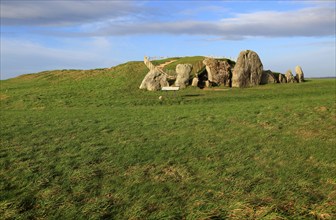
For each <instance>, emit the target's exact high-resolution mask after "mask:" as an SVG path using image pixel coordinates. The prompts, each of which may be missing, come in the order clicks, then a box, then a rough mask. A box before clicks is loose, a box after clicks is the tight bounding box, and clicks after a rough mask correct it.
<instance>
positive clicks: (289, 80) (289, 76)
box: [285, 70, 294, 83]
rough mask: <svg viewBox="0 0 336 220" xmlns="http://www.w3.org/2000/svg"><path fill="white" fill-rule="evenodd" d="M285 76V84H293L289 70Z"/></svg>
mask: <svg viewBox="0 0 336 220" xmlns="http://www.w3.org/2000/svg"><path fill="white" fill-rule="evenodd" d="M285 76H286V80H287V83H293V82H294V76H293V73H292V71H291V70H287V72H286V74H285Z"/></svg>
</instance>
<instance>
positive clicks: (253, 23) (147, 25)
mask: <svg viewBox="0 0 336 220" xmlns="http://www.w3.org/2000/svg"><path fill="white" fill-rule="evenodd" d="M213 8H214V7H210V6H208V7H204V8H202V10H201V9H198V10H197V8H194V11H195V13H212V12H213ZM189 13H190V12H189ZM180 14H186V17H183V16H182V17H176V18H175V17H174V14H172V13H170V14H169V13H168V12H167V10H164V9H162V8H159V7H157V8H153V7H152V6H151V7H150V6H148V5H147V6H146V3H145V2H140V3H139V2H138V3H137V2H135V1H98V2H97V1H2V2H1V24H2V25H4V26H20V25H22V26H31V27H34V26H35V27H36V26H47V27H55V26H56V27H57V26H58V27H59V26H63V27H64V26H79V27H80V28H78V30H76V31H71V32H69V31H68V32H67V31H64V30H63V31H62V30H59V29H58V30H57V31H56V32H55V31H52V32H50V30H44V32H43V31H42V32H39V34H43V33H44V34H53V35H58V36H62V35H64V36H67V37H68V36H77V37H80V36H126V35H153V34H154V35H155V34H170V35H199V36H205V35H207V36H213V37H217V38H216V39H222V40H225V39H228V40H238V39H244V38H246V37H297V36H301V37H319V36H333V35H335V20H336V18H335V7H329V5H324V4H319V5H316V6H314V7H311V6H310V7H308V8H303V9H299V10H292V11H258V12H250V13H239V14H232V15H231V17H229V18H223V19H219V20H216V21H206V20H201V19H194V20H190V18H189V17H188V16H187V15H188V13H185V10H184V11H183V10H182V11H181V13H180ZM226 14H227V13H226ZM158 15H159V16H158ZM155 17H156V18H157V19H150V18H155ZM160 17H171V19H170V20H168V21H162V20H160V19H159V18H160ZM188 19H189V20H188ZM48 31H49V32H48Z"/></svg>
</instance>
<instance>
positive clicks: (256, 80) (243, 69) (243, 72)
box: [232, 50, 263, 88]
mask: <svg viewBox="0 0 336 220" xmlns="http://www.w3.org/2000/svg"><path fill="white" fill-rule="evenodd" d="M262 72H263V64H262V62H261V60H260V58H259V56H258V54H257V53H256V52H254V51H251V50H244V51H242V52H240V54H239V56H238V59H237V62H236V65H235V67H234V69H233V74H232V87H241V88H244V87H251V86H257V85H259V84H260V81H261V76H262Z"/></svg>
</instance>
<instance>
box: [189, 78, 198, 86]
mask: <svg viewBox="0 0 336 220" xmlns="http://www.w3.org/2000/svg"><path fill="white" fill-rule="evenodd" d="M198 81H199V80H198V77H197V76H195V77H194V78H193V80H192V83H191V86H194V87H197V86H198Z"/></svg>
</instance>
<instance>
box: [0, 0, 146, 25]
mask: <svg viewBox="0 0 336 220" xmlns="http://www.w3.org/2000/svg"><path fill="white" fill-rule="evenodd" d="M0 10H1V13H0V15H1V23H2V25H11V26H15V25H18V26H23V25H28V26H34V25H37V26H53V25H54V26H67V25H78V24H84V23H90V22H96V21H100V20H105V19H118V18H120V17H125V16H128V15H133V14H137V13H139V14H140V12H141V11H144V10H145V9H144V8H143V7H141V6H140V4H137V3H136V2H134V1H98V2H97V1H73V0H72V1H71V0H68V1H51V0H49V1H48V0H44V1H38V0H35V1H34V0H30V1H24V0H21V1H20V0H15V1H6V0H2V1H1V9H0Z"/></svg>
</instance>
